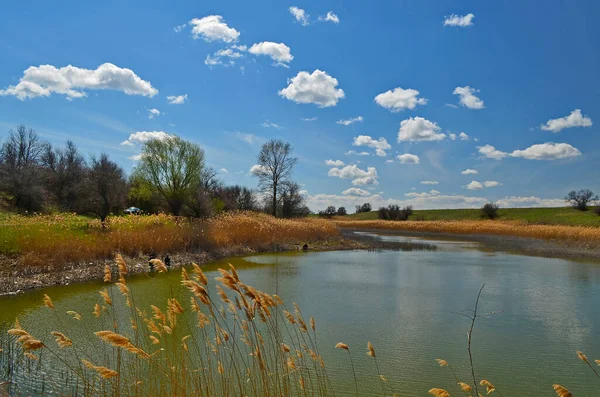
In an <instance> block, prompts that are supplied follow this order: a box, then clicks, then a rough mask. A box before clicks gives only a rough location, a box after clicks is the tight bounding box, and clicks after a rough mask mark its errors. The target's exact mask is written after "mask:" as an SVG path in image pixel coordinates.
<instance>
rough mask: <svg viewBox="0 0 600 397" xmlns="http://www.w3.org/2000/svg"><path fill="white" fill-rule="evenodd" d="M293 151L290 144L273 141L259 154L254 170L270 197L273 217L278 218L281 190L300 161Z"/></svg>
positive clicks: (262, 188)
mask: <svg viewBox="0 0 600 397" xmlns="http://www.w3.org/2000/svg"><path fill="white" fill-rule="evenodd" d="M292 150H293V149H292V146H291V145H290V144H289V143H287V142H283V141H281V140H276V139H271V140H270V141H269V142H266V143H265V144H264V145H263V146H262V148H261V150H260V153H259V154H258V167H255V168H254V170H253V174H254V175H255V176H257V177H258V186H259V188H260V189H261V190H262V191H263V193H265V194H266V195H268V196H269V197H270V207H271V208H270V212H271V214H273V216H277V203H278V200H279V199H280V196H279V194H280V191H279V188H280V186H281V185H282V184H285V183H287V182H289V181H290V178H291V175H292V171H293V169H294V166H295V165H296V162H297V161H298V159H297V158H296V157H292Z"/></svg>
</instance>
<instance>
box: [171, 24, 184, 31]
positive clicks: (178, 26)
mask: <svg viewBox="0 0 600 397" xmlns="http://www.w3.org/2000/svg"><path fill="white" fill-rule="evenodd" d="M186 26H187V23H184V24H183V25H177V26H175V27H173V30H174V31H175V33H180V32H181V31H182V30H183V29H184V28H185V27H186Z"/></svg>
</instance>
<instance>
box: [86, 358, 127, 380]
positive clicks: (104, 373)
mask: <svg viewBox="0 0 600 397" xmlns="http://www.w3.org/2000/svg"><path fill="white" fill-rule="evenodd" d="M81 362H82V363H83V365H85V366H86V367H87V368H89V369H93V370H94V371H96V372H97V373H98V375H100V376H101V377H102V378H104V379H110V378H114V377H115V376H118V375H119V373H118V372H116V371H113V370H112V369H110V368H106V367H102V366H100V365H94V364H92V363H91V362H89V361H87V360H81Z"/></svg>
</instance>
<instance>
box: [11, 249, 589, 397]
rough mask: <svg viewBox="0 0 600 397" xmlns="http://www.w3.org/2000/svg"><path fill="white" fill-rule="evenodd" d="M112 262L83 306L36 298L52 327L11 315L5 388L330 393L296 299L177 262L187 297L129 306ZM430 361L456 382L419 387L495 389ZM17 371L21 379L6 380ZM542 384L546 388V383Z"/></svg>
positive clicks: (386, 389) (130, 296) (563, 395)
mask: <svg viewBox="0 0 600 397" xmlns="http://www.w3.org/2000/svg"><path fill="white" fill-rule="evenodd" d="M155 265H156V268H157V270H158V271H159V272H163V271H166V267H165V265H164V264H163V263H162V262H161V261H160V260H156V262H155ZM116 267H117V268H118V275H119V277H118V279H117V280H112V277H111V274H112V273H113V271H112V269H111V267H110V266H108V267H107V269H106V277H105V280H104V281H105V282H106V283H113V285H114V287H109V288H105V289H102V290H100V291H99V292H100V295H99V297H98V302H97V303H95V304H93V306H92V304H91V303H90V305H91V306H90V308H89V313H76V312H73V311H67V312H66V313H65V312H64V311H63V309H64V308H57V306H55V304H54V303H53V302H52V299H51V298H50V297H49V296H48V295H44V299H43V305H44V306H46V307H47V308H48V310H51V311H52V312H53V315H54V316H55V318H56V322H54V323H53V324H46V325H45V328H46V329H48V330H52V331H50V332H49V333H48V334H47V335H32V334H30V333H29V332H28V331H27V330H26V329H24V328H23V327H22V326H21V325H20V323H19V322H18V320H17V322H16V324H15V325H14V327H13V328H12V329H10V330H9V331H8V334H9V335H11V340H10V341H9V342H8V343H7V344H5V345H4V346H0V347H3V348H4V352H3V351H2V349H1V348H0V358H2V360H0V363H4V365H5V366H6V365H8V366H9V367H10V371H8V372H5V371H3V372H2V373H3V374H10V376H12V378H11V377H10V376H9V377H6V375H3V376H5V379H4V380H6V382H4V383H3V384H4V385H8V386H9V387H10V390H9V392H11V393H14V394H27V393H30V392H31V391H30V390H29V388H31V387H38V389H37V390H38V391H39V387H40V383H42V384H43V389H42V390H46V391H48V392H50V391H52V392H56V393H58V394H70V393H74V392H76V393H77V394H78V395H89V396H92V395H93V396H99V395H100V396H117V395H118V396H158V395H170V396H190V395H197V396H240V395H243V396H291V395H294V396H299V395H303V396H308V395H311V396H315V395H318V396H325V395H335V394H336V391H335V390H333V388H332V384H331V382H330V380H329V377H328V374H327V366H326V364H325V362H324V360H323V358H322V357H321V353H320V350H319V349H320V348H319V345H318V342H317V340H318V337H317V329H318V326H317V323H316V321H315V320H314V319H313V318H312V317H310V318H306V317H304V315H303V313H302V312H301V310H300V308H299V307H298V306H297V305H296V304H292V305H291V307H290V306H287V305H286V304H285V303H284V301H283V300H282V299H281V298H280V297H279V296H277V295H271V294H268V293H265V292H262V291H258V290H256V289H254V288H253V287H251V286H250V285H247V284H245V283H244V282H243V281H242V280H241V279H240V278H239V276H238V273H237V272H236V270H235V268H234V267H233V266H231V265H230V269H227V270H224V269H219V271H220V273H221V277H218V278H216V280H217V281H218V285H217V286H216V293H211V292H209V291H212V288H209V280H208V279H207V277H206V275H205V274H204V273H203V272H202V270H201V269H200V267H198V266H197V265H193V270H192V272H191V274H190V273H188V272H187V271H186V270H185V268H184V269H182V274H181V285H182V288H185V289H186V290H187V291H188V292H189V300H188V301H187V302H179V301H177V299H175V298H170V299H168V300H167V302H166V304H165V305H160V304H157V305H156V306H154V305H151V306H150V307H148V308H142V307H138V306H136V304H135V294H134V291H133V289H130V287H129V286H128V285H127V281H126V279H125V277H126V275H127V273H128V269H127V265H126V263H125V261H124V260H123V258H122V257H121V256H117V260H116ZM66 321H76V323H77V324H81V325H80V326H81V328H82V329H83V330H84V332H83V334H84V335H85V338H86V339H88V340H87V342H88V344H87V345H85V346H84V343H83V342H84V341H80V340H75V339H71V338H70V337H69V335H68V334H65V333H63V332H61V331H59V330H57V329H60V328H61V327H62V324H64V323H65V322H66ZM473 323H474V321H473ZM470 332H472V328H471V331H470ZM0 340H1V339H0ZM90 341H91V342H90ZM5 342H6V341H5ZM90 343H91V344H93V345H94V346H93V347H92V346H90ZM17 346H19V347H17ZM322 348H323V347H322V346H321V349H322ZM326 348H327V349H332V348H333V346H327V347H326ZM335 348H338V349H341V350H342V351H345V352H347V355H348V360H349V361H350V363H351V368H352V371H353V375H354V377H353V378H354V385H352V387H351V388H349V389H350V390H352V389H354V390H356V395H357V396H358V395H359V391H358V384H359V382H360V380H359V379H357V377H356V373H355V372H354V365H353V363H352V357H353V354H356V352H355V351H354V350H353V349H351V348H350V346H348V345H347V344H345V343H343V342H339V343H338V344H337V345H336V346H335ZM361 350H362V349H361ZM361 354H363V353H361ZM366 354H367V356H369V357H370V358H372V359H373V360H374V361H375V365H376V366H375V368H376V370H377V373H374V374H373V375H372V376H373V377H374V379H377V380H378V382H380V383H381V387H382V393H383V395H394V396H396V395H397V394H396V393H394V390H392V387H391V386H390V383H389V382H388V379H387V378H386V376H384V374H382V373H381V372H380V369H379V365H378V364H377V354H376V350H375V348H374V346H373V345H372V344H371V343H370V342H368V343H367V345H366ZM577 355H578V357H579V359H580V360H581V361H583V362H584V363H585V364H586V365H587V366H588V367H589V368H591V370H593V371H594V373H595V374H596V376H598V377H599V378H600V375H598V373H597V371H596V369H595V368H594V367H595V366H596V365H600V361H598V360H596V361H595V362H594V361H591V360H589V359H588V358H587V357H586V356H585V355H584V354H583V353H581V352H577ZM47 359H50V360H52V363H53V365H59V366H61V373H63V374H69V375H70V377H69V381H67V382H65V381H61V382H53V380H52V379H50V378H48V377H45V373H44V369H43V368H42V366H41V365H40V364H43V361H44V360H47ZM437 363H438V364H439V366H441V367H447V368H448V369H449V370H450V371H451V372H452V375H453V376H454V378H455V380H456V383H454V384H451V385H448V386H446V389H442V388H432V389H430V390H429V394H431V395H433V396H438V397H447V396H450V395H451V393H452V395H466V396H477V395H480V396H481V395H482V394H484V393H487V394H488V395H489V394H491V393H495V394H497V395H499V396H502V394H501V387H499V388H498V387H497V386H496V385H494V384H493V383H492V382H491V381H489V380H487V379H480V378H477V377H476V376H475V370H474V368H473V366H471V369H472V375H473V376H472V380H471V379H469V380H467V379H461V378H459V376H458V375H457V373H456V372H455V371H454V369H453V367H451V366H450V364H449V363H448V362H447V361H445V360H443V359H437ZM0 369H2V368H0ZM4 369H5V368H4ZM24 375H25V376H26V377H27V379H28V382H23V383H20V382H18V381H17V382H13V380H17V379H20V378H19V376H24ZM469 377H470V375H469ZM0 381H3V379H0ZM552 387H553V389H554V390H555V392H556V394H557V395H558V396H559V397H569V396H572V394H571V393H570V392H569V391H568V390H567V389H566V388H565V387H563V386H561V385H557V384H555V385H552ZM548 390H549V391H550V390H552V389H551V388H550V385H549V386H548ZM421 392H424V390H423V391H419V393H421ZM338 393H339V391H338Z"/></svg>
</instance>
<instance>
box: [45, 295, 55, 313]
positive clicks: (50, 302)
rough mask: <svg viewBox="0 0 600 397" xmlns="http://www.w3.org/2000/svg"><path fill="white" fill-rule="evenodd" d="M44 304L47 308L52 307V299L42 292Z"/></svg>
mask: <svg viewBox="0 0 600 397" xmlns="http://www.w3.org/2000/svg"><path fill="white" fill-rule="evenodd" d="M43 302H44V306H46V307H47V308H49V309H54V303H52V299H50V297H49V296H48V295H47V294H44V300H43Z"/></svg>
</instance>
